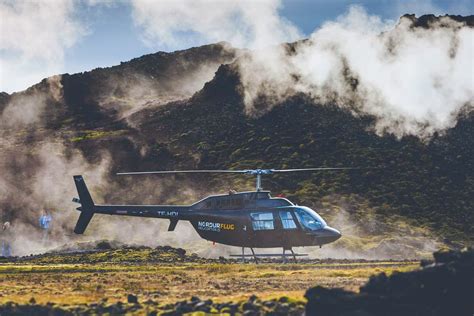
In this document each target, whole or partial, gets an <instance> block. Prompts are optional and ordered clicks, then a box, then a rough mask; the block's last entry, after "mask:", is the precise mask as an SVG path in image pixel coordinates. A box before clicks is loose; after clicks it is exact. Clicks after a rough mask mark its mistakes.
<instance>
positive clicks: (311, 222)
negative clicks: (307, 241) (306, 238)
mask: <svg viewBox="0 0 474 316" xmlns="http://www.w3.org/2000/svg"><path fill="white" fill-rule="evenodd" d="M295 214H296V217H297V218H298V221H299V222H300V224H301V226H303V227H305V228H306V229H308V230H318V229H321V228H323V227H324V226H326V222H325V221H324V220H323V219H322V218H321V216H319V215H318V214H317V213H316V212H315V211H313V210H312V209H310V208H307V207H305V208H298V209H296V210H295Z"/></svg>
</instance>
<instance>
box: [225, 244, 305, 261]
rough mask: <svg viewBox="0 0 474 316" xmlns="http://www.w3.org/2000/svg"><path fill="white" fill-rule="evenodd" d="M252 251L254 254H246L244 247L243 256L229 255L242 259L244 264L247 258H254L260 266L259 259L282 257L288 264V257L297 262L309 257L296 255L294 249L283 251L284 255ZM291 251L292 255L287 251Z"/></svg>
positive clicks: (302, 254)
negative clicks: (300, 258)
mask: <svg viewBox="0 0 474 316" xmlns="http://www.w3.org/2000/svg"><path fill="white" fill-rule="evenodd" d="M250 250H251V251H252V254H245V248H244V247H242V254H240V255H229V256H230V257H237V258H241V259H242V262H245V258H254V260H255V263H257V264H258V258H265V257H275V258H276V257H281V258H282V260H283V262H286V258H287V257H293V260H294V261H295V263H296V262H297V261H296V257H307V256H308V254H305V253H294V252H293V249H291V248H290V249H283V253H262V254H256V253H255V252H254V250H253V248H250ZM287 250H289V251H291V253H289V254H287V253H286V251H287Z"/></svg>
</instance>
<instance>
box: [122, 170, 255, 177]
mask: <svg viewBox="0 0 474 316" xmlns="http://www.w3.org/2000/svg"><path fill="white" fill-rule="evenodd" d="M247 172H248V170H167V171H137V172H120V173H117V175H118V176H126V175H141V174H174V173H247Z"/></svg>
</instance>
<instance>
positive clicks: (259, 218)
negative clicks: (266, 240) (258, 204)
mask: <svg viewBox="0 0 474 316" xmlns="http://www.w3.org/2000/svg"><path fill="white" fill-rule="evenodd" d="M250 217H251V218H252V227H253V230H272V229H275V225H274V222H273V213H271V212H268V213H250Z"/></svg>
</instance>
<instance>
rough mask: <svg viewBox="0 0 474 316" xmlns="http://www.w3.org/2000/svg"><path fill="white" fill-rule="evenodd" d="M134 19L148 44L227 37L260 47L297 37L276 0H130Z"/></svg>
mask: <svg viewBox="0 0 474 316" xmlns="http://www.w3.org/2000/svg"><path fill="white" fill-rule="evenodd" d="M131 2H132V8H133V17H134V21H135V23H136V24H137V25H138V26H140V27H142V28H143V30H144V40H145V41H146V43H147V44H149V45H150V46H160V47H166V48H167V49H171V50H173V49H179V48H187V47H190V46H195V45H200V44H204V43H210V42H218V41H223V40H224V41H228V42H230V43H231V44H233V45H235V46H239V47H249V48H261V47H265V46H268V45H276V44H279V43H281V42H285V41H292V40H295V39H297V38H299V37H300V34H299V31H298V29H297V28H296V27H295V26H293V25H292V24H291V23H290V22H289V21H287V20H286V19H284V18H282V17H281V16H280V15H279V14H278V10H279V8H280V6H281V2H280V1H278V0H258V1H251V0H247V1H237V0H213V1H212V0H182V1H152V0H131Z"/></svg>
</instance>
